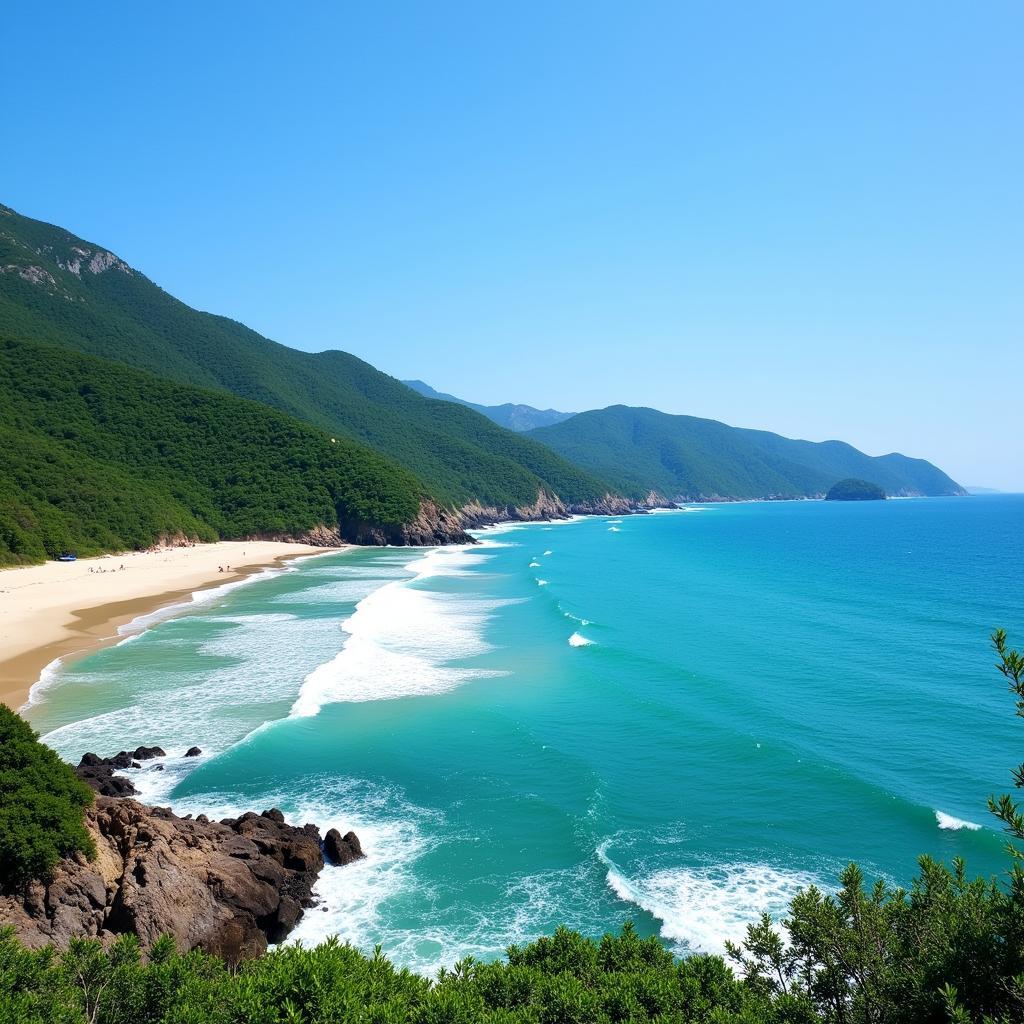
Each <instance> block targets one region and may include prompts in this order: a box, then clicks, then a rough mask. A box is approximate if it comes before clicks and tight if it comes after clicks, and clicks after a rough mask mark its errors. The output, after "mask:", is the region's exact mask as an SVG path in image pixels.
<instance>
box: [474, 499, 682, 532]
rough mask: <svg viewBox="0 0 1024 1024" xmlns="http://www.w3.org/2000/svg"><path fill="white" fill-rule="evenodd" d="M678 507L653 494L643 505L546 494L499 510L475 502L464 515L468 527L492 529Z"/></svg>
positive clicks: (632, 513)
mask: <svg viewBox="0 0 1024 1024" xmlns="http://www.w3.org/2000/svg"><path fill="white" fill-rule="evenodd" d="M674 507H675V504H674V503H673V502H671V501H668V500H667V499H665V498H663V497H662V496H661V495H660V494H656V493H655V492H654V491H652V492H651V493H650V494H649V495H648V496H647V499H646V500H645V501H643V502H639V501H633V500H632V499H630V498H624V497H622V496H621V495H618V494H606V495H605V496H604V497H603V498H600V499H597V500H595V501H584V502H576V503H573V504H568V505H567V504H565V502H563V501H562V500H561V499H560V498H558V497H557V496H552V495H550V494H547V493H546V492H544V491H540V492H538V494H537V500H536V501H535V502H534V503H533V504H532V505H519V506H511V505H510V506H496V505H481V504H480V503H479V502H472V503H470V504H468V505H464V506H463V507H462V509H461V515H462V519H463V521H464V523H465V524H466V526H467V527H469V528H473V527H480V526H491V525H493V524H494V523H519V522H522V523H529V522H539V521H541V520H546V519H568V518H569V517H570V516H628V515H636V514H637V513H642V512H647V511H649V510H650V509H652V508H674Z"/></svg>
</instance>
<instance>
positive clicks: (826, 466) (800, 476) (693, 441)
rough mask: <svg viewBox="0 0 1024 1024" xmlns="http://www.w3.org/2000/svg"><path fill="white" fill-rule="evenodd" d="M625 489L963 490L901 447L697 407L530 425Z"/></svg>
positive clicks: (786, 492) (798, 493) (745, 492)
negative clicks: (856, 482) (848, 483)
mask: <svg viewBox="0 0 1024 1024" xmlns="http://www.w3.org/2000/svg"><path fill="white" fill-rule="evenodd" d="M530 436H531V437H535V438H537V439H538V440H541V441H543V442H544V443H545V444H547V445H549V446H550V447H551V448H553V449H554V450H555V451H557V452H558V453H559V454H561V455H564V456H565V457H566V458H567V459H571V460H572V461H573V462H575V463H577V464H579V465H580V466H583V467H584V468H586V469H588V470H590V471H591V472H593V473H597V474H600V475H601V476H602V477H604V478H605V479H607V480H609V481H611V483H612V484H613V486H614V487H615V488H617V489H618V490H619V491H620V492H621V493H623V494H626V495H630V496H632V497H642V496H644V495H646V494H647V493H648V492H649V491H651V490H655V491H658V492H659V493H661V494H663V495H664V496H666V497H668V498H683V499H690V500H693V499H700V498H710V497H719V496H720V497H727V498H763V497H769V496H775V497H806V496H811V495H821V494H824V493H825V492H826V491H827V490H828V489H829V488H830V487H831V486H832V485H833V484H834V483H836V482H837V481H838V480H841V479H844V478H846V477H858V478H863V479H867V480H873V481H875V482H876V483H877V484H878V485H879V486H880V487H882V488H883V489H884V490H885V491H886V492H887V493H888V494H895V495H904V494H925V495H942V494H963V493H964V491H963V489H962V488H961V487H960V485H959V484H957V483H956V482H955V481H954V480H951V479H950V478H949V477H948V476H946V474H945V473H943V472H942V470H940V469H938V468H937V467H935V466H933V465H932V464H931V463H930V462H925V461H924V460H923V459H909V458H907V457H906V456H904V455H895V454H894V455H883V456H880V457H872V456H870V455H865V454H864V453H863V452H861V451H858V450H857V449H856V448H854V447H852V446H851V445H848V444H845V443H844V442H842V441H823V442H821V443H816V442H812V441H793V440H790V439H789V438H787V437H780V436H779V435H778V434H771V433H769V432H767V431H763V430H744V429H741V428H738V427H730V426H728V425H727V424H725V423H719V422H717V421H716V420H706V419H699V418H697V417H695V416H669V415H668V414H666V413H663V412H658V411H656V410H654V409H636V408H631V407H629V406H624V405H613V406H611V407H609V408H607V409H600V410H596V411H594V412H584V413H580V414H579V415H577V416H573V417H572V419H568V420H566V421H565V422H563V423H558V424H555V425H554V426H550V427H542V428H540V429H538V430H534V431H531V432H530Z"/></svg>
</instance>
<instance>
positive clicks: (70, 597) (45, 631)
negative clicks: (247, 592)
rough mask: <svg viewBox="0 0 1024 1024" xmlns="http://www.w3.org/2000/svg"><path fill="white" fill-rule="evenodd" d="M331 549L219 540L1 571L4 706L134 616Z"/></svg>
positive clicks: (0, 697) (113, 636)
mask: <svg viewBox="0 0 1024 1024" xmlns="http://www.w3.org/2000/svg"><path fill="white" fill-rule="evenodd" d="M327 550H342V549H325V548H315V547H310V546H308V545H305V544H283V543H278V542H272V541H220V542H218V543H216V544H195V545H193V546H191V547H180V548H161V549H158V550H155V551H132V552H128V553H125V554H120V555H104V556H103V557H101V558H83V559H79V560H78V561H77V562H68V563H65V562H47V563H46V564H45V565H32V566H22V567H18V568H14V569H3V570H0V701H3V703H5V704H7V705H8V706H9V707H11V708H14V709H18V708H20V707H22V706H23V705H24V704H25V702H26V701H27V700H28V695H29V690H30V689H31V687H32V685H33V684H34V683H35V682H36V681H37V680H38V679H39V674H40V673H41V672H42V670H43V669H44V668H45V667H46V666H47V665H48V664H49V663H50V662H51V661H53V660H54V659H55V658H66V657H69V656H71V655H79V654H87V653H89V652H90V651H94V650H96V649H97V648H99V647H102V646H103V645H104V644H105V643H109V642H111V641H114V640H117V639H118V638H119V637H118V633H117V628H118V626H122V625H124V624H125V623H127V622H131V620H132V619H134V618H135V617H136V616H137V615H145V614H147V613H149V612H153V611H156V610H157V609H158V608H162V607H164V606H165V605H169V604H173V603H174V602H175V601H180V600H183V599H184V598H187V597H188V596H189V595H190V594H192V593H194V592H195V591H197V590H205V589H206V588H207V587H216V586H220V585H221V584H224V583H230V582H231V581H232V580H238V579H242V578H244V577H245V576H248V575H250V574H251V573H254V572H258V571H259V570H260V569H265V568H268V567H271V566H274V565H278V564H280V563H281V562H284V561H288V560H289V559H292V558H297V557H299V556H301V555H315V554H325V553H326V551H327ZM121 566H124V568H123V569H122V568H121ZM221 566H224V567H227V566H230V571H228V572H220V571H218V569H219V567H221ZM90 570H91V571H90Z"/></svg>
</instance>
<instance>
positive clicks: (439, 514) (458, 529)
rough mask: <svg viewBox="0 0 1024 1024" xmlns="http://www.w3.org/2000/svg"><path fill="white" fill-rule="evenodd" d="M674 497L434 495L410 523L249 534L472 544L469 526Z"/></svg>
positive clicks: (632, 510)
mask: <svg viewBox="0 0 1024 1024" xmlns="http://www.w3.org/2000/svg"><path fill="white" fill-rule="evenodd" d="M674 507H675V505H674V503H673V502H671V501H669V500H668V499H666V498H664V497H663V496H662V495H660V494H658V493H656V492H655V491H651V493H650V494H649V495H647V497H646V498H645V499H644V500H643V501H635V500H633V499H630V498H624V497H622V495H619V494H610V493H609V494H605V495H604V497H602V498H600V499H597V500H594V501H588V502H574V503H570V504H567V503H566V502H563V501H562V499H561V498H559V497H558V496H557V495H550V494H548V493H547V492H546V491H543V490H541V491H538V492H537V500H536V501H534V502H532V503H531V504H529V505H483V504H481V503H480V502H478V501H473V502H470V503H468V504H466V505H463V506H462V508H460V509H458V510H453V509H446V508H442V507H441V506H440V505H438V504H437V503H436V502H434V501H429V500H424V501H422V502H421V503H420V508H419V512H418V514H417V516H416V518H415V519H413V520H412V521H411V522H409V523H404V524H402V525H400V526H399V525H396V526H380V525H378V524H373V523H364V522H360V521H358V520H344V521H342V522H340V523H339V524H338V525H337V526H317V527H315V528H314V529H312V530H308V531H306V532H305V533H303V534H302V535H300V536H297V537H294V536H279V535H273V536H271V535H260V536H259V537H253V538H251V539H253V540H282V541H287V540H292V541H297V542H299V543H302V544H311V545H313V546H315V547H338V546H339V545H342V544H360V545H366V546H370V547H374V546H377V547H380V546H383V545H386V544H390V545H393V546H395V547H405V546H411V547H432V546H433V545H435V544H472V543H473V538H472V537H470V536H469V534H468V533H467V532H466V531H467V530H472V529H478V528H480V527H484V526H494V525H495V524H497V523H531V522H542V521H545V520H549V519H568V518H570V517H571V516H579V515H582V516H623V515H635V514H637V513H642V512H648V511H650V510H651V509H652V508H674Z"/></svg>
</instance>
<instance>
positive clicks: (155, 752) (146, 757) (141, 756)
mask: <svg viewBox="0 0 1024 1024" xmlns="http://www.w3.org/2000/svg"><path fill="white" fill-rule="evenodd" d="M122 753H123V751H122ZM117 756H118V757H120V756H121V754H118V755H117ZM166 756H167V753H166V751H165V750H164V749H163V747H136V748H135V753H134V754H132V757H134V758H135V760H136V761H150V760H152V759H153V758H154V757H166Z"/></svg>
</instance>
